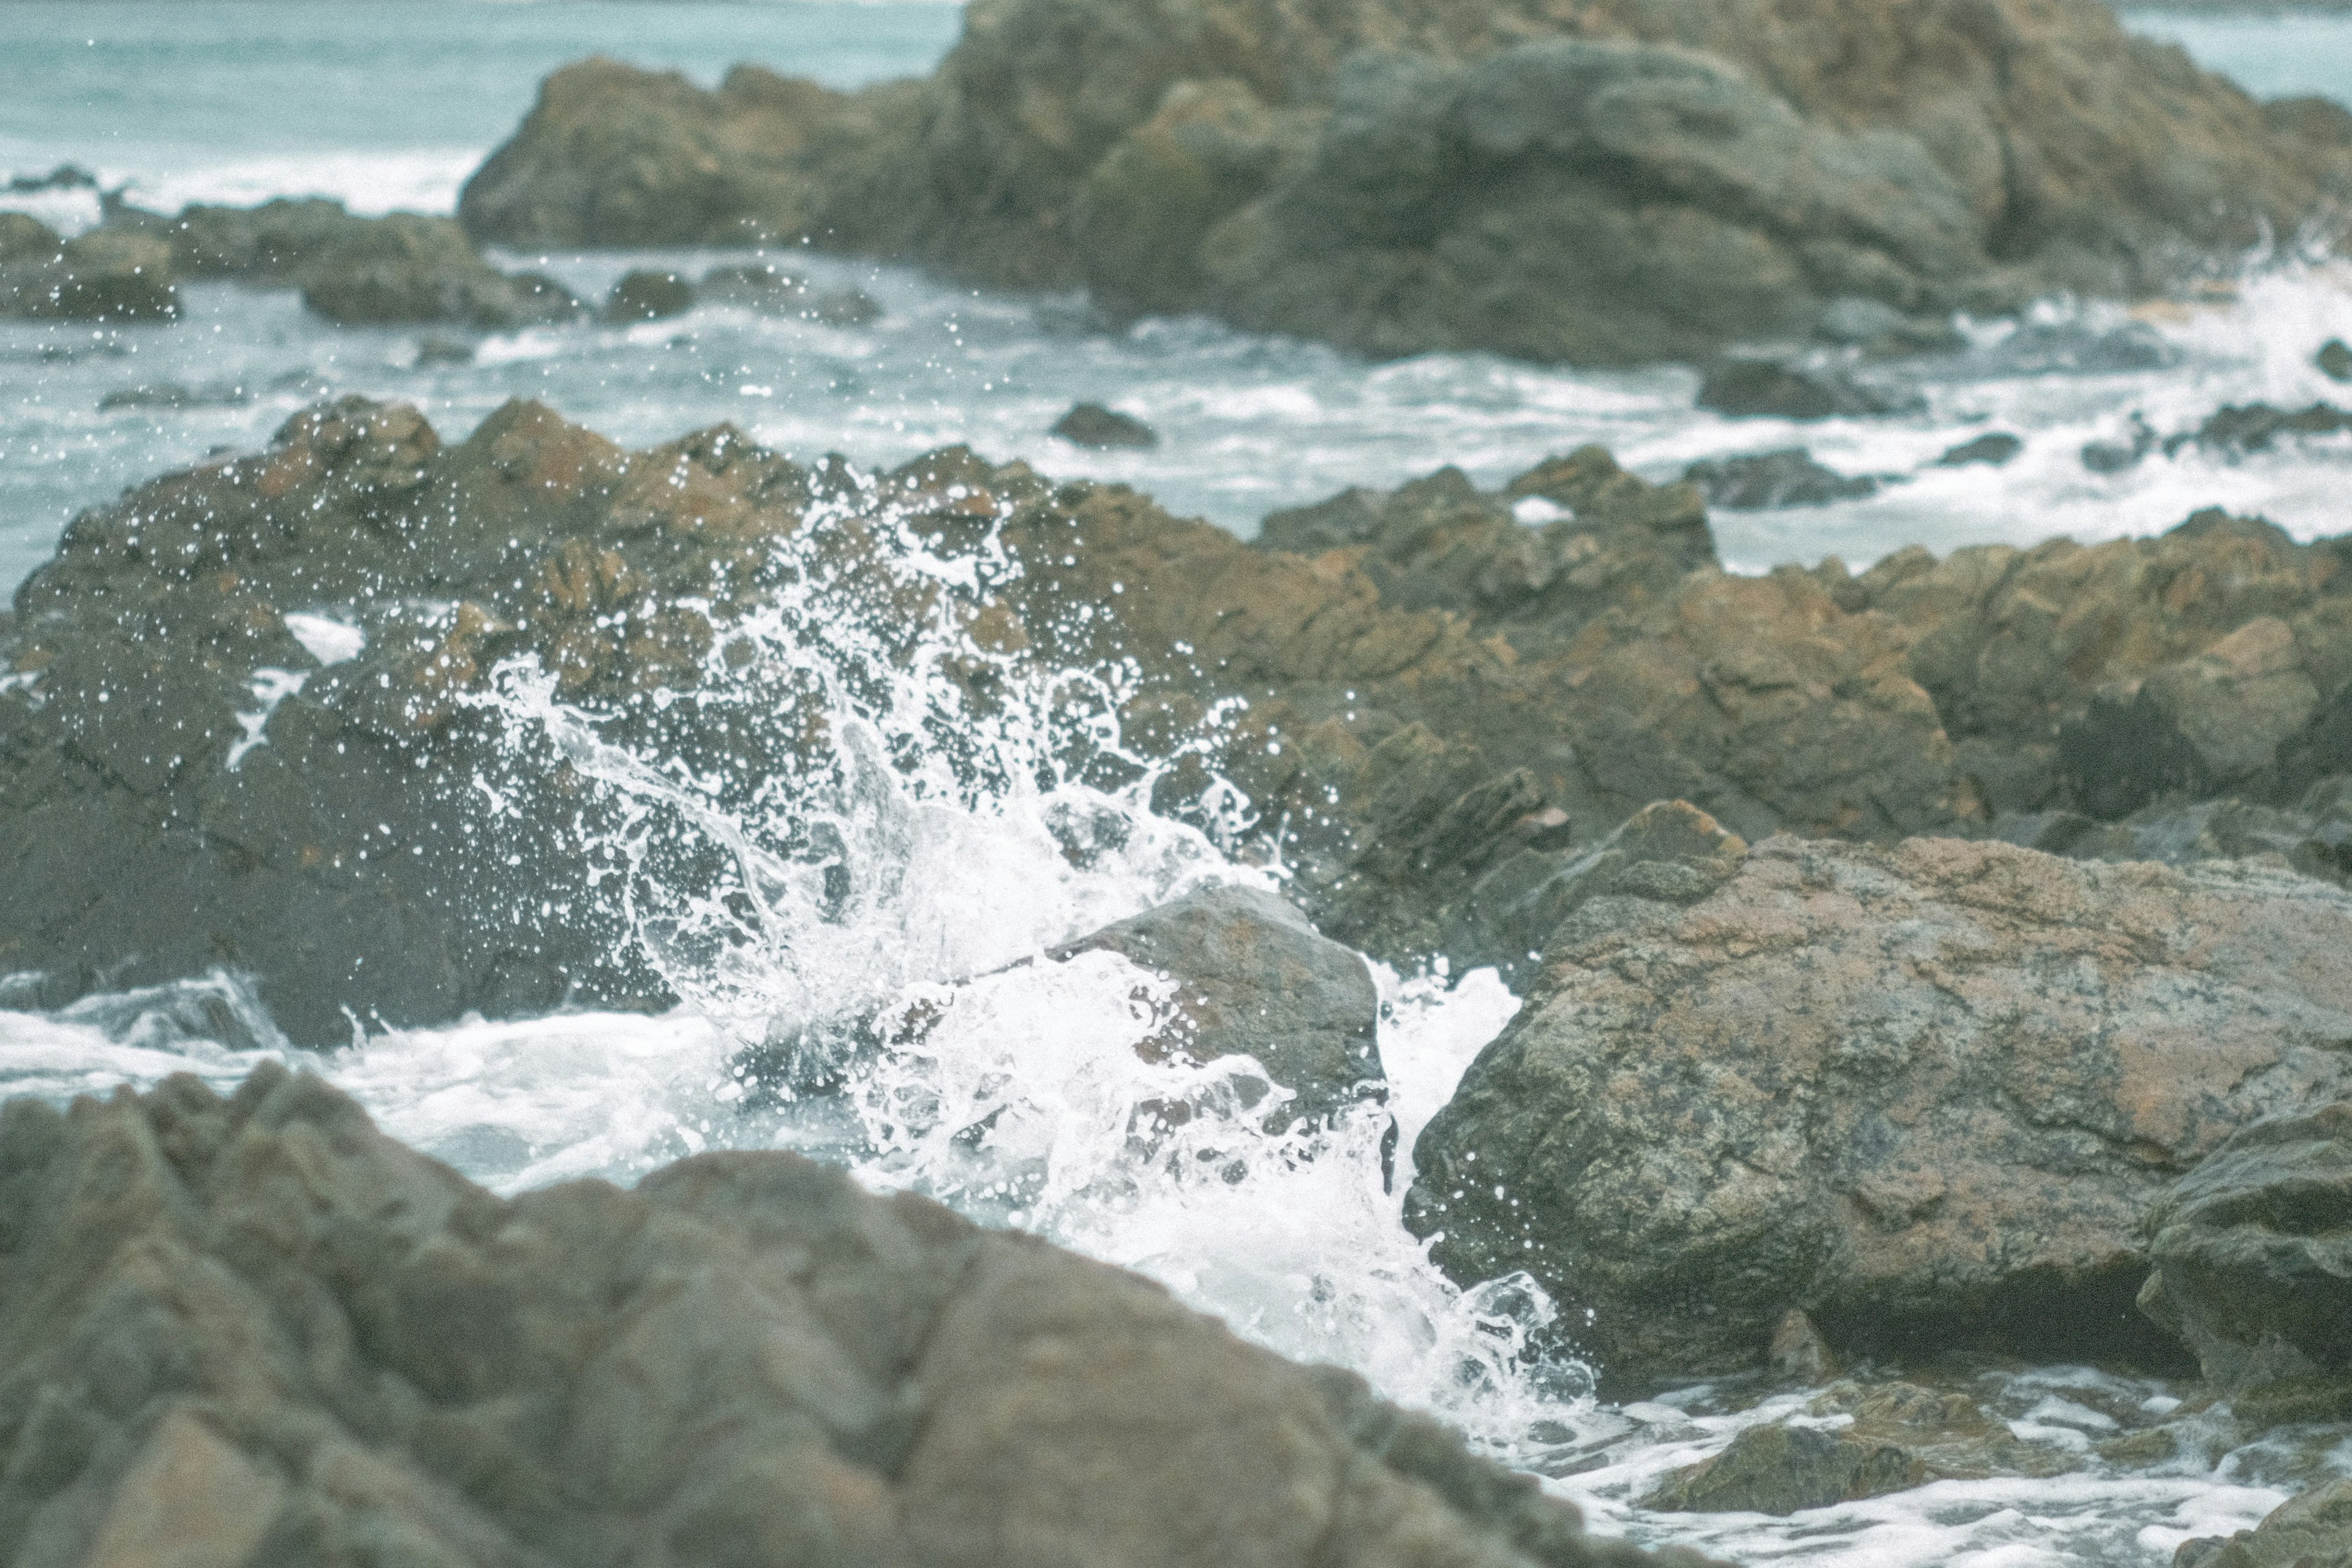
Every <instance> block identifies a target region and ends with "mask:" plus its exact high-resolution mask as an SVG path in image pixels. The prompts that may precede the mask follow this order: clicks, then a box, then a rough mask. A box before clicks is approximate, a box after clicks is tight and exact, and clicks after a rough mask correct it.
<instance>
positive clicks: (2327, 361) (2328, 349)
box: [2312, 338, 2352, 381]
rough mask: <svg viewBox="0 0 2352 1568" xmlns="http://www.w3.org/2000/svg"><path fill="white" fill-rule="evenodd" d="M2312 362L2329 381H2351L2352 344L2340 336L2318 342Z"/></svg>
mask: <svg viewBox="0 0 2352 1568" xmlns="http://www.w3.org/2000/svg"><path fill="white" fill-rule="evenodd" d="M2312 363H2314V364H2315V365H2317V366H2318V367H2319V371H2320V374H2322V375H2325V376H2326V377H2327V379H2328V380H2330V381H2352V345H2347V343H2346V342H2344V340H2343V339H2342V338H2330V339H2328V340H2327V341H2326V342H2324V343H2322V344H2320V345H2319V352H2318V353H2315V354H2314V355H2313V356H2312Z"/></svg>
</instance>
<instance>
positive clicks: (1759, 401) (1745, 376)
mask: <svg viewBox="0 0 2352 1568" xmlns="http://www.w3.org/2000/svg"><path fill="white" fill-rule="evenodd" d="M1698 405H1699V406H1700V407H1701V408H1707V409H1712V410H1714V411H1715V412H1716V413H1717V414H1727V415H1729V416H1732V417H1733V418H1735V419H1756V418H1771V419H1830V418H1839V417H1843V418H1856V417H1866V416H1872V415H1878V414H1903V413H1907V412H1909V411H1910V410H1911V409H1912V408H1913V407H1915V406H1916V405H1917V399H1916V397H1908V396H1905V395H1899V394H1896V393H1891V392H1886V391H1883V390H1881V389H1880V388H1878V387H1875V386H1873V385H1871V384H1869V383H1867V382H1864V381H1862V380H1859V379H1857V378H1856V377H1855V376H1853V374H1849V373H1848V372H1846V371H1844V370H1843V369H1841V368H1839V367H1837V366H1835V365H1829V364H1808V363H1803V362H1801V361H1776V360H1766V359H1727V360H1724V361H1722V362H1721V363H1717V364H1716V365H1713V366H1711V367H1710V368H1709V369H1708V371H1707V373H1706V381H1705V382H1703V383H1702V384H1700V386H1699V389H1698Z"/></svg>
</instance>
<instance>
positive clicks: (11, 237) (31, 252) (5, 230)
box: [0, 212, 66, 263]
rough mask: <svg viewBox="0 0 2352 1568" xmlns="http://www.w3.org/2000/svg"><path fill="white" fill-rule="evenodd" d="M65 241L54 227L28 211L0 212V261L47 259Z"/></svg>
mask: <svg viewBox="0 0 2352 1568" xmlns="http://www.w3.org/2000/svg"><path fill="white" fill-rule="evenodd" d="M65 244H66V242H65V240H64V239H63V238H61V237H59V236H58V231H57V230H56V229H53V228H51V227H50V226H48V225H47V224H45V223H43V222H42V221H41V220H40V219H38V218H37V217H34V216H31V215H30V214H27V213H11V212H0V263H8V262H24V261H47V260H48V259H50V258H52V257H55V256H56V255H58V253H59V252H60V251H62V250H63V249H64V248H65Z"/></svg>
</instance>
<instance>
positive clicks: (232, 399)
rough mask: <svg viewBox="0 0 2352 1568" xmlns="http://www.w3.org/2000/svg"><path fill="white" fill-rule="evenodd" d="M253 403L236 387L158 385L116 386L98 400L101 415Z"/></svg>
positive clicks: (249, 393) (243, 389)
mask: <svg viewBox="0 0 2352 1568" xmlns="http://www.w3.org/2000/svg"><path fill="white" fill-rule="evenodd" d="M252 401H253V393H252V391H251V389H250V388H247V387H245V386H241V385H238V384H235V383H226V384H214V385H211V386H183V385H181V384H179V383H178V382H176V381H159V382H153V383H151V384H148V385H145V386H118V387H116V388H115V389H114V390H113V391H111V392H110V393H108V394H106V395H104V396H102V397H100V399H99V400H98V411H99V412H100V414H104V413H106V412H108V411H109V410H110V409H115V408H242V407H244V406H245V405H247V404H248V403H251V402H252Z"/></svg>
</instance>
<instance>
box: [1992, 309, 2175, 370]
mask: <svg viewBox="0 0 2352 1568" xmlns="http://www.w3.org/2000/svg"><path fill="white" fill-rule="evenodd" d="M2179 363H2180V351H2179V349H2177V348H2175V347H2173V345H2172V342H2171V341H2170V340H2169V339H2168V338H2167V337H2165V335H2164V334H2163V333H2162V332H2160V331H2157V330H2156V329H2155V328H2154V327H2151V326H2149V325H2148V324H2147V322H2145V321H2127V322H2126V323H2125V324H2123V325H2122V326H2119V327H2105V328H2103V327H2100V326H2098V325H2097V324H2096V323H2095V322H2093V321H2028V322H2024V323H2022V324H2021V325H2020V326H2019V327H2018V328H2017V329H2016V330H2015V331H2011V332H2010V333H2008V334H2007V335H2006V336H2004V337H2002V338H2001V339H2000V340H1999V341H1998V342H1994V343H1993V344H1991V345H1990V347H1988V348H1986V349H1984V350H1982V351H1981V352H1980V353H1978V354H1977V355H1976V356H1975V358H1974V363H1973V365H1972V367H1971V368H1973V369H1974V371H1975V372H1976V374H1979V375H1982V376H2027V375H2130V374H2136V373H2138V372H2142V371H2151V370H2168V369H2170V368H2171V367H2172V366H2174V365H2177V364H2179Z"/></svg>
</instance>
